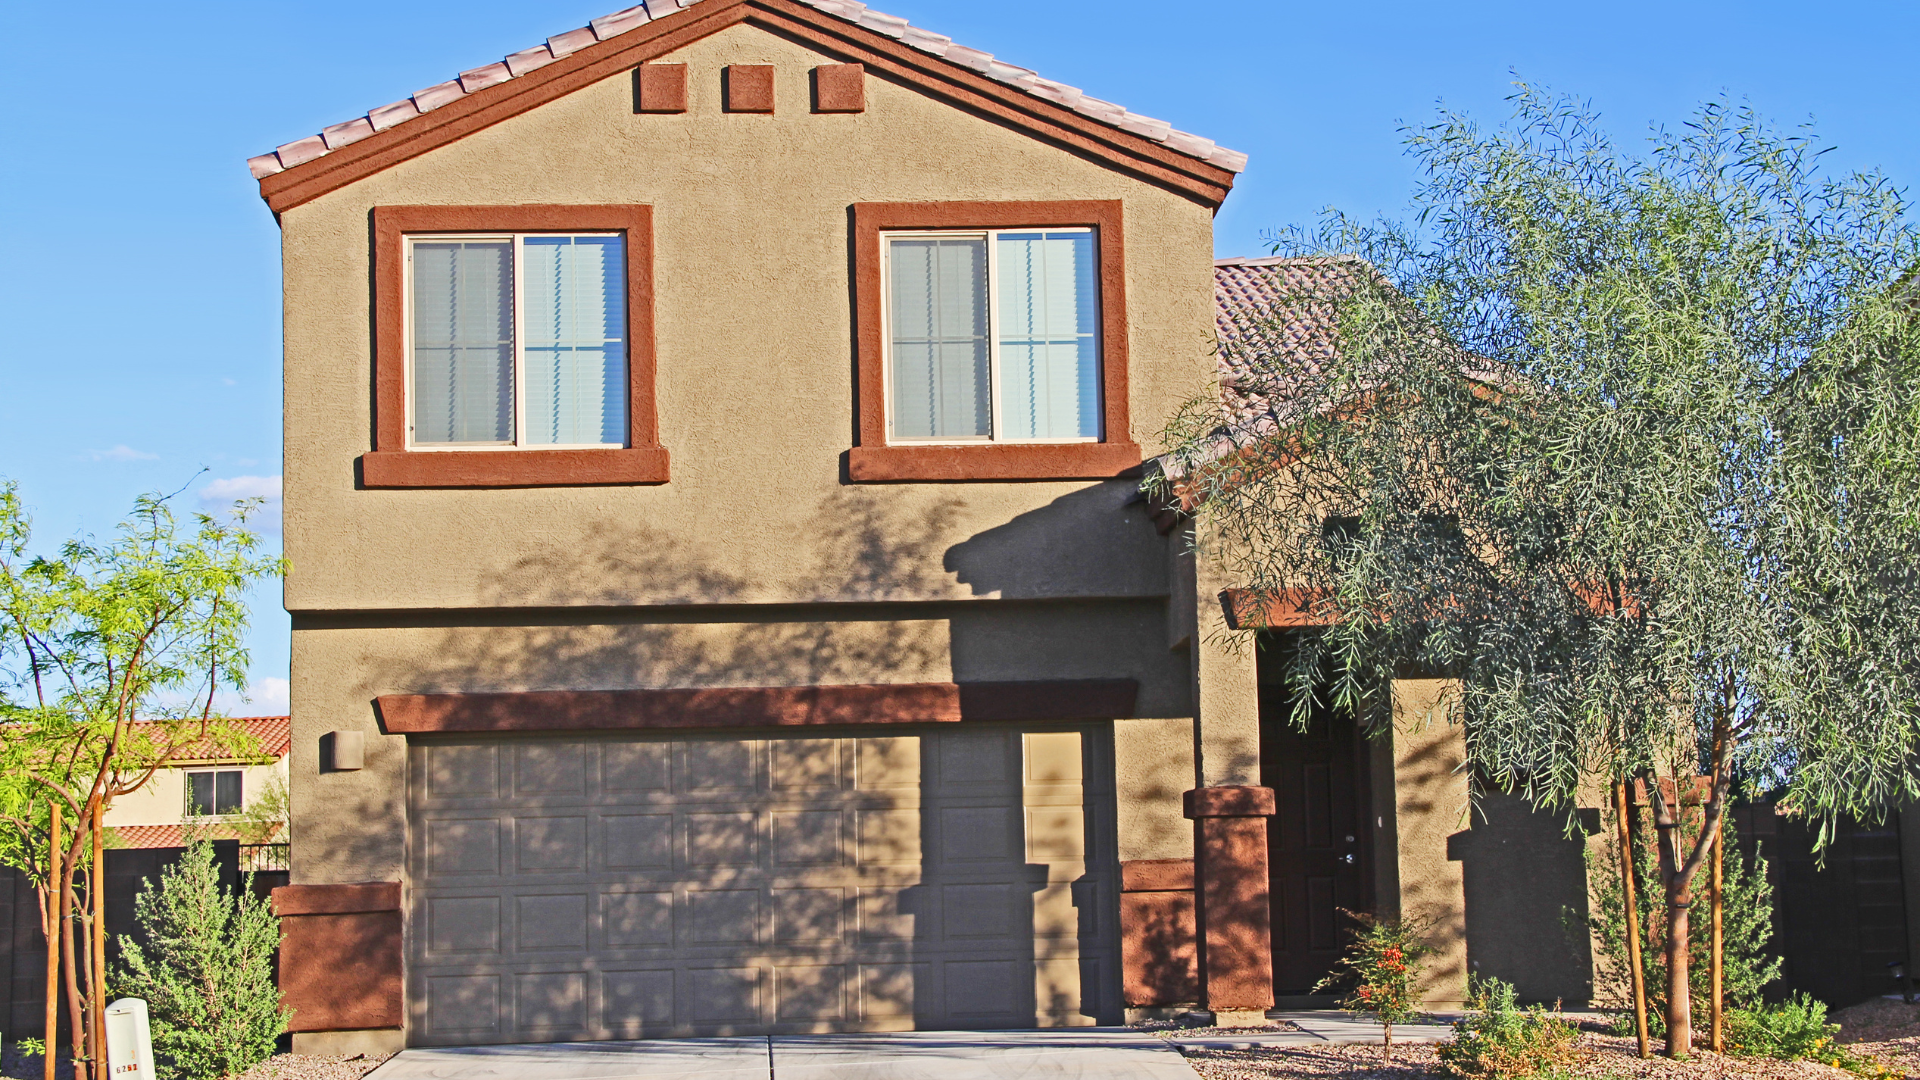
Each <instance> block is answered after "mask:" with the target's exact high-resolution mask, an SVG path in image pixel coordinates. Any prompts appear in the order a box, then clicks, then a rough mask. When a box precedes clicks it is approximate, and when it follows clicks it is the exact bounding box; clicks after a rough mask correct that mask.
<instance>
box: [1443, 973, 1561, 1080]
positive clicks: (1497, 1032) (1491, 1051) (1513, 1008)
mask: <svg viewBox="0 0 1920 1080" xmlns="http://www.w3.org/2000/svg"><path fill="white" fill-rule="evenodd" d="M1471 983H1472V985H1471V986H1470V988H1469V991H1468V992H1469V994H1470V998H1469V1000H1468V1002H1467V1015H1466V1016H1465V1017H1462V1018H1461V1019H1460V1020H1458V1021H1456V1022H1455V1023H1454V1025H1453V1041H1451V1042H1448V1043H1443V1044H1442V1045H1441V1046H1440V1049H1439V1055H1440V1062H1441V1064H1442V1065H1443V1066H1444V1067H1445V1068H1446V1070H1447V1071H1448V1072H1449V1073H1451V1074H1453V1075H1454V1076H1464V1077H1474V1078H1481V1077H1485V1078H1488V1080H1529V1078H1532V1077H1540V1076H1557V1075H1561V1074H1563V1073H1565V1072H1566V1071H1567V1070H1568V1069H1570V1068H1572V1067H1573V1065H1574V1063H1575V1062H1576V1061H1578V1060H1579V1051H1578V1050H1577V1049H1576V1047H1575V1046H1574V1041H1575V1040H1576V1039H1577V1038H1578V1037H1579V1034H1580V1033H1579V1032H1578V1031H1577V1030H1575V1028H1574V1026H1573V1025H1572V1024H1569V1023H1568V1022H1567V1021H1566V1020H1565V1019H1563V1018H1561V1017H1560V1016H1558V1015H1555V1014H1554V1013H1550V1012H1548V1011H1547V1010H1545V1009H1543V1008H1541V1007H1540V1006H1538V1005H1535V1006H1533V1007H1531V1008H1527V1009H1522V1008H1520V1007H1519V1006H1518V1005H1516V1004H1515V1003H1514V999H1513V985H1512V984H1511V983H1506V982H1502V981H1501V980H1499V979H1483V978H1480V977H1479V976H1475V977H1474V978H1473V979H1472V980H1471Z"/></svg>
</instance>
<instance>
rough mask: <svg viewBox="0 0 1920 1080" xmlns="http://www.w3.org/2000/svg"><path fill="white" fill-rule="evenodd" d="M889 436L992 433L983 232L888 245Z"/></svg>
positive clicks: (944, 436)
mask: <svg viewBox="0 0 1920 1080" xmlns="http://www.w3.org/2000/svg"><path fill="white" fill-rule="evenodd" d="M890 249H891V250H890V251H889V253H888V254H889V259H888V265H889V267H890V272H889V273H890V277H891V278H892V280H891V282H890V293H889V298H890V300H891V311H890V320H889V322H890V326H891V330H890V336H891V338H892V341H891V342H890V345H891V346H892V349H891V353H892V361H893V362H892V366H893V371H892V376H893V414H892V421H893V434H894V435H895V436H898V437H902V438H942V439H959V438H981V437H985V436H986V435H988V434H989V433H990V432H991V430H992V405H991V400H992V399H991V391H990V389H989V380H990V378H991V373H990V371H989V365H988V360H989V356H988V347H987V242H986V239H985V238H984V237H974V238H956V239H951V240H948V239H931V238H901V239H897V240H893V241H891V242H890Z"/></svg>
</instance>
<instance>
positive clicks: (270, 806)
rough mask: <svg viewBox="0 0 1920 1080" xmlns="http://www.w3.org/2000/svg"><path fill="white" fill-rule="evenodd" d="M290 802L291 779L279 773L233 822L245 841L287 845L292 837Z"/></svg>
mask: <svg viewBox="0 0 1920 1080" xmlns="http://www.w3.org/2000/svg"><path fill="white" fill-rule="evenodd" d="M289 805H290V793H289V792H288V791H287V782H286V781H285V780H283V779H281V778H280V777H278V776H275V777H273V778H272V779H271V780H268V781H267V783H266V784H265V785H264V786H263V787H261V788H260V790H259V792H258V793H256V794H255V795H254V797H253V800H252V801H251V802H249V803H247V806H246V809H244V810H242V811H241V812H240V813H239V814H238V815H236V816H235V817H233V818H231V819H229V823H230V824H231V825H232V826H233V831H234V832H235V833H237V834H238V835H239V837H240V842H241V843H243V844H285V843H288V842H290V841H291V839H292V820H293V815H292V814H291V813H290V810H289Z"/></svg>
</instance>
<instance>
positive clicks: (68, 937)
mask: <svg viewBox="0 0 1920 1080" xmlns="http://www.w3.org/2000/svg"><path fill="white" fill-rule="evenodd" d="M78 849H79V838H78V837H75V838H74V850H73V851H70V852H68V858H67V862H66V866H65V867H64V869H63V870H62V872H61V874H60V925H61V931H62V932H61V934H60V955H61V959H62V960H63V961H64V962H65V965H66V983H67V1020H68V1023H69V1026H70V1027H71V1028H72V1030H71V1031H69V1032H68V1033H67V1034H68V1039H67V1044H68V1045H69V1046H71V1047H72V1048H73V1080H87V1078H88V1076H89V1075H91V1070H89V1069H88V1068H87V1065H88V1062H87V1061H86V1048H85V1043H84V1041H83V1039H84V1033H85V1031H86V1016H87V1013H86V1010H85V1009H84V1008H83V1007H82V1006H81V1003H80V966H79V957H78V956H76V955H75V953H74V940H73V939H74V932H73V927H72V926H71V925H70V924H71V922H72V920H73V919H74V918H75V912H74V909H75V908H76V907H77V906H78V904H77V902H76V901H77V899H78V898H77V897H75V896H74V895H73V872H74V870H75V869H76V868H75V866H74V859H73V856H74V855H75V854H77V853H78Z"/></svg>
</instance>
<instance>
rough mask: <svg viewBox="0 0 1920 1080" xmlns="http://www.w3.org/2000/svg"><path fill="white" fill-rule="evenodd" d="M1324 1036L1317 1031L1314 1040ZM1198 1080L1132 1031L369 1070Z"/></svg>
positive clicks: (443, 1059)
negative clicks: (1318, 1035)
mask: <svg viewBox="0 0 1920 1080" xmlns="http://www.w3.org/2000/svg"><path fill="white" fill-rule="evenodd" d="M1315 1041H1319V1040H1315ZM616 1077H636V1078H640V1077H644V1078H646V1080H679V1078H687V1080H692V1078H694V1077H700V1078H702V1080H830V1078H841V1077H844V1078H846V1080H1082V1078H1085V1080H1094V1078H1100V1080H1196V1075H1195V1073H1194V1071H1193V1069H1192V1068H1190V1067H1189V1066H1188V1065H1187V1063H1186V1060H1185V1059H1184V1058H1182V1057H1181V1056H1180V1051H1179V1050H1178V1049H1177V1048H1176V1047H1175V1046H1173V1045H1172V1044H1171V1043H1169V1042H1168V1041H1167V1040H1165V1039H1160V1038H1156V1037H1154V1036H1151V1035H1142V1034H1140V1033H1138V1032H1134V1031H1126V1030H1113V1029H1104V1030H1100V1029H1081V1030H1051V1031H919V1032H903V1033H900V1034H889V1035H776V1036H773V1037H766V1036H751V1037H746V1038H735V1039H673V1040H666V1039H662V1040H657V1041H645V1042H593V1043H541V1044H534V1045H524V1046H474V1047H458V1048H449V1049H437V1050H407V1051H404V1052H402V1053H401V1054H399V1055H398V1056H396V1057H395V1058H394V1059H393V1060H391V1061H389V1062H387V1063H386V1064H384V1065H382V1066H380V1067H379V1068H378V1069H375V1070H374V1071H373V1072H372V1073H371V1074H369V1076H368V1078H367V1080H494V1078H500V1080H506V1078H513V1080H614V1078H616Z"/></svg>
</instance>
